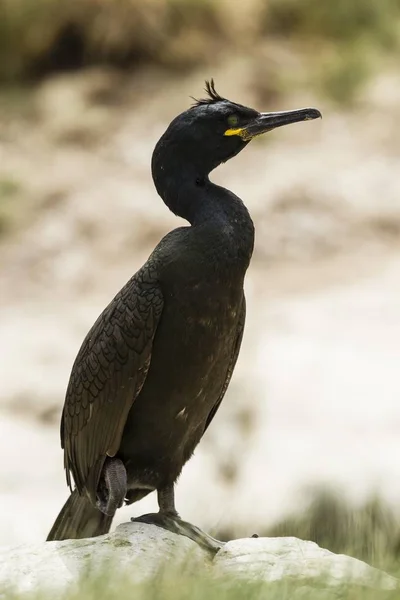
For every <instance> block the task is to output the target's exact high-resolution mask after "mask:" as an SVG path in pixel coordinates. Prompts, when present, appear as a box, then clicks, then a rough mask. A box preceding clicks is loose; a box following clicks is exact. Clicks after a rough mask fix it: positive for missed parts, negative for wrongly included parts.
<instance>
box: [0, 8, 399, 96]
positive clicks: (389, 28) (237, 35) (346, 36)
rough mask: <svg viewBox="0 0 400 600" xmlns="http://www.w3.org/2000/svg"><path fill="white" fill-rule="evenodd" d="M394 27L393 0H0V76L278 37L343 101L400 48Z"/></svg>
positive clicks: (223, 48)
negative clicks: (378, 58) (379, 60)
mask: <svg viewBox="0 0 400 600" xmlns="http://www.w3.org/2000/svg"><path fill="white" fill-rule="evenodd" d="M399 32H400V0H379V2H378V1H376V0H352V1H351V2H349V1H348V0H335V1H332V2H331V1H329V0H322V1H321V0H249V1H247V2H246V3H242V2H227V1H226V0H107V1H104V0H79V1H77V0H73V1H71V2H65V1H64V0H2V2H1V3H0V81H7V80H8V81H9V80H14V81H15V80H26V79H27V78H35V77H37V76H40V75H43V74H46V73H48V72H51V71H59V70H63V69H77V68H81V67H84V66H87V65H92V64H104V63H107V64H114V65H117V66H120V67H127V66H129V67H135V66H137V65H139V64H143V63H146V64H148V63H153V64H158V65H161V66H163V67H166V68H174V69H183V68H184V69H186V68H190V67H192V66H195V65H198V64H202V63H206V62H208V63H210V64H213V65H214V64H215V63H216V62H217V61H218V58H219V57H220V56H226V55H227V54H228V55H229V54H230V53H231V52H235V53H237V52H240V51H241V50H243V51H246V50H248V49H249V48H251V51H252V52H253V54H254V53H255V54H257V51H256V48H257V44H262V43H263V41H268V40H271V39H276V38H280V39H284V40H285V43H289V44H292V45H293V47H294V48H295V52H298V53H301V52H302V51H303V50H306V51H308V58H309V60H308V65H309V69H310V70H311V72H310V78H309V79H310V82H312V83H314V84H316V85H317V86H319V87H321V88H322V89H323V91H324V92H326V93H327V94H328V95H329V96H331V97H332V98H333V99H335V100H338V101H340V102H343V101H347V100H352V99H353V98H354V97H355V96H356V93H357V90H358V89H359V88H360V86H361V84H362V83H363V82H364V80H365V79H366V78H367V77H368V75H369V73H370V71H371V68H372V66H373V64H374V56H375V55H376V54H377V53H378V54H382V53H383V54H387V53H388V52H391V53H394V52H396V51H397V50H398V49H399V40H400V36H399ZM310 57H311V58H310ZM260 60H265V57H263V55H262V53H261V54H260Z"/></svg>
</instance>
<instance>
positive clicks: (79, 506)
mask: <svg viewBox="0 0 400 600" xmlns="http://www.w3.org/2000/svg"><path fill="white" fill-rule="evenodd" d="M112 519H113V518H112V517H110V516H108V515H105V514H104V513H102V512H101V511H100V510H98V509H97V508H96V507H95V506H93V504H92V503H91V502H90V500H89V499H88V498H87V497H86V496H80V495H79V493H78V491H77V490H74V491H73V492H72V494H71V495H70V497H69V498H68V500H67V501H66V503H65V504H64V506H63V507H62V509H61V512H60V514H59V515H58V517H57V519H56V520H55V523H54V525H53V527H52V528H51V531H50V533H49V535H48V536H47V541H48V542H50V541H53V540H79V539H81V538H88V537H96V536H97V535H103V534H104V533H108V531H109V530H110V527H111V522H112Z"/></svg>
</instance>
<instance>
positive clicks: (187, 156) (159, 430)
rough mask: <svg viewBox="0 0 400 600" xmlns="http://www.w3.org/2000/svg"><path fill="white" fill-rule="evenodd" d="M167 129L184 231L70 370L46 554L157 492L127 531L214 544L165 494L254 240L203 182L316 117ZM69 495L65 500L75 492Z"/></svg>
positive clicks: (222, 361) (208, 113) (213, 374)
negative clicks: (150, 509)
mask: <svg viewBox="0 0 400 600" xmlns="http://www.w3.org/2000/svg"><path fill="white" fill-rule="evenodd" d="M206 91H207V94H208V97H207V98H206V99H202V100H198V101H196V103H195V104H194V106H192V107H191V108H189V109H188V110H186V111H185V112H183V113H182V114H180V115H179V116H178V117H176V118H175V119H174V120H173V121H172V123H171V124H170V125H169V127H168V129H167V131H166V132H165V133H164V135H163V136H162V137H161V139H160V140H159V142H158V143H157V145H156V147H155V150H154V153H153V158H152V175H153V179H154V183H155V186H156V188H157V192H158V193H159V195H160V196H161V198H162V199H163V201H164V202H165V204H166V205H167V206H168V207H169V208H170V209H171V211H173V212H174V213H175V214H176V215H179V216H181V217H183V218H184V219H186V220H187V221H189V223H190V226H185V227H179V228H178V229H175V230H173V231H171V232H170V233H168V234H167V235H166V236H165V237H164V238H163V239H162V240H161V242H160V243H159V244H158V246H157V247H156V248H155V250H154V251H153V253H152V254H151V256H150V258H149V259H148V261H147V262H146V264H145V265H144V266H143V267H142V268H141V269H140V270H139V271H138V272H137V273H136V274H135V275H134V276H133V277H132V278H131V279H130V280H129V281H128V283H127V284H126V285H125V286H124V287H123V288H122V290H121V291H120V292H119V293H118V294H117V295H116V296H115V298H114V299H113V300H112V301H111V303H110V304H109V305H108V306H107V308H106V309H105V310H104V311H103V313H102V314H101V315H100V316H99V318H98V319H97V321H96V322H95V324H94V325H93V327H92V329H91V330H90V331H89V333H88V334H87V336H86V338H85V340H84V342H83V344H82V347H81V348H80V350H79V353H78V355H77V357H76V359H75V363H74V365H73V367H72V373H71V377H70V380H69V384H68V388H67V393H66V399H65V405H64V410H63V414H62V418H61V445H62V448H64V465H65V470H66V474H67V482H68V485H69V486H70V488H71V492H72V493H71V495H70V497H69V499H68V500H67V502H66V503H65V505H64V507H63V508H62V510H61V512H60V514H59V516H58V517H57V519H56V521H55V523H54V525H53V527H52V529H51V531H50V533H49V535H48V538H47V539H48V540H63V539H69V538H75V539H76V538H83V537H93V536H97V535H101V534H104V533H107V532H108V530H109V528H110V526H111V521H112V518H113V516H114V514H115V511H116V509H117V508H119V507H120V506H121V505H122V504H123V503H124V502H125V503H126V504H131V503H133V502H136V501H137V500H140V499H141V498H143V497H144V496H146V495H147V494H149V493H150V492H152V491H155V490H157V494H158V504H159V513H155V514H151V515H144V516H142V517H139V518H138V519H136V520H139V521H142V522H146V523H155V524H158V525H160V526H162V527H165V528H168V529H170V530H173V531H176V532H179V533H182V534H183V535H187V536H188V537H191V538H192V539H194V540H196V541H197V542H198V543H201V544H203V545H204V546H205V547H207V548H211V549H213V550H214V551H216V550H217V549H218V548H219V547H220V545H221V543H220V542H218V541H217V540H214V539H213V538H211V537H210V536H208V535H207V534H205V533H203V532H201V531H200V530H199V529H197V528H196V527H194V526H193V525H191V524H190V523H187V522H185V521H182V520H181V519H180V518H179V516H178V513H177V511H176V509H175V502H174V484H175V482H176V480H177V478H178V476H179V474H180V473H181V470H182V467H183V465H184V464H185V463H186V461H187V460H188V459H189V458H190V457H191V455H192V454H193V451H194V449H195V448H196V446H197V444H198V443H199V441H200V439H201V438H202V436H203V435H204V433H205V431H206V430H207V428H208V426H209V425H210V423H211V421H212V420H213V418H214V415H215V414H216V412H217V410H218V408H219V406H220V404H221V401H222V399H223V397H224V394H225V392H226V389H227V387H228V385H229V381H230V379H231V376H232V373H233V370H234V367H235V364H236V360H237V357H238V354H239V350H240V345H241V341H242V335H243V328H244V322H245V313H246V307H245V297H244V293H243V281H244V277H245V273H246V271H247V268H248V266H249V263H250V259H251V255H252V252H253V244H254V226H253V222H252V220H251V218H250V216H249V213H248V211H247V209H246V207H245V206H244V204H243V202H242V201H241V200H240V199H239V198H238V197H237V196H235V195H234V194H233V193H232V192H230V191H229V190H227V189H225V188H223V187H220V186H218V185H215V184H214V183H212V182H211V181H210V180H209V173H210V172H211V171H212V170H213V169H215V168H216V167H218V165H220V164H221V163H223V162H225V161H227V160H229V159H230V158H232V157H233V156H235V155H236V154H238V153H239V152H240V151H241V150H243V148H245V147H246V146H247V144H248V143H249V141H250V140H251V139H253V138H254V137H256V136H258V135H260V134H262V133H265V132H267V131H270V130H272V129H275V128H276V127H281V126H282V125H287V124H290V123H296V122H298V121H307V120H309V119H316V118H318V117H320V116H321V114H320V112H319V111H318V110H316V109H314V108H304V109H301V110H293V111H287V112H275V113H259V112H258V111H256V110H253V109H251V108H247V107H245V106H242V105H240V104H237V103H235V102H231V101H229V100H227V99H225V98H222V97H221V96H219V94H218V93H217V92H216V91H215V87H214V82H213V81H212V80H211V82H206ZM71 475H72V477H73V480H74V482H75V486H76V487H75V489H74V490H73V491H72V479H71Z"/></svg>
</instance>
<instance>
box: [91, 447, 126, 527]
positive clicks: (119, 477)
mask: <svg viewBox="0 0 400 600" xmlns="http://www.w3.org/2000/svg"><path fill="white" fill-rule="evenodd" d="M126 488H127V477H126V469H125V465H124V463H123V462H122V460H120V459H119V458H109V457H107V458H106V460H105V462H104V467H103V470H102V474H101V478H100V483H99V487H98V490H97V503H96V505H97V508H98V509H99V510H101V512H102V513H104V514H106V515H109V516H110V517H111V516H113V515H114V514H115V511H116V510H117V508H120V507H121V506H122V504H123V502H124V498H125V496H126Z"/></svg>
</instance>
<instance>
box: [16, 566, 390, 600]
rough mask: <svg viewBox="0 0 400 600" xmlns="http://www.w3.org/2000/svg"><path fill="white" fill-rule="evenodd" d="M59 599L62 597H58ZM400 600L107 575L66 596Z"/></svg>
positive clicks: (307, 587) (32, 597)
mask: <svg viewBox="0 0 400 600" xmlns="http://www.w3.org/2000/svg"><path fill="white" fill-rule="evenodd" d="M58 597H59V596H58ZM52 598H54V595H52V594H46V593H36V594H27V595H26V594H25V595H19V594H12V593H10V594H8V595H7V596H5V600H22V599H24V600H50V599H52ZM116 598H118V600H131V599H132V598H135V600H295V599H299V600H302V599H304V600H339V599H341V598H343V600H344V599H346V600H398V599H399V592H398V591H379V590H371V589H366V588H361V587H359V586H353V585H348V586H336V587H334V588H332V587H331V588H330V587H328V586H327V584H326V583H325V581H324V580H323V579H321V580H319V581H315V580H314V581H313V582H311V581H310V582H309V581H307V580H304V581H302V582H301V583H298V582H294V581H293V580H291V579H287V580H286V581H281V582H272V583H260V582H254V581H244V580H243V581H240V580H233V579H227V578H225V579H223V578H216V577H210V576H204V575H202V576H199V575H180V576H174V577H171V576H170V577H168V576H167V577H165V576H164V577H155V578H154V579H152V580H149V581H148V582H146V583H144V584H140V585H138V584H135V583H134V582H133V581H132V579H130V578H128V576H126V577H122V578H121V577H116V576H115V574H113V573H112V572H111V571H110V572H104V573H102V575H101V576H98V577H90V578H88V579H86V580H84V581H82V582H81V583H80V584H79V585H78V586H77V589H75V590H72V589H71V590H70V591H67V592H66V593H65V594H63V595H62V599H63V600H115V599H116Z"/></svg>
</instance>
